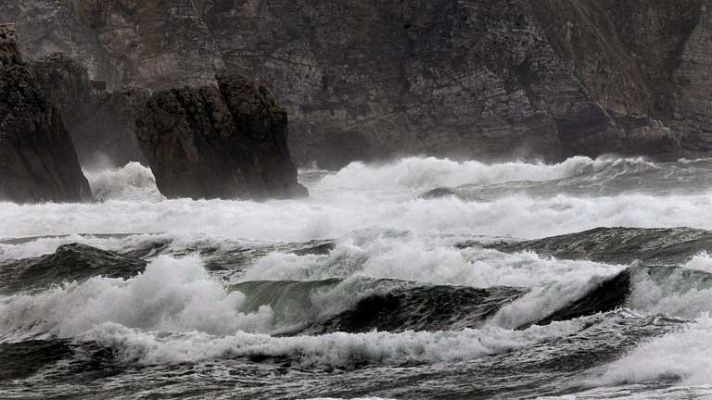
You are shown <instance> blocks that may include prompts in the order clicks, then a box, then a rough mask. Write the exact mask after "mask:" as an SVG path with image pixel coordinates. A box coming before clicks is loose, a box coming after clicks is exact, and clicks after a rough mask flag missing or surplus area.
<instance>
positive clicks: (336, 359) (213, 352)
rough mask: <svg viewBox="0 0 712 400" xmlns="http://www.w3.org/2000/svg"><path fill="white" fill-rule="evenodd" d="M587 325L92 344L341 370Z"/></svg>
mask: <svg viewBox="0 0 712 400" xmlns="http://www.w3.org/2000/svg"><path fill="white" fill-rule="evenodd" d="M582 323H583V322H581V321H578V322H570V321H569V322H565V323H555V324H552V325H550V326H547V327H532V328H530V329H527V330H524V331H511V330H505V329H501V328H495V327H491V328H486V329H480V330H471V329H465V330H462V331H449V332H411V331H406V332H402V333H398V334H394V333H387V332H370V333H359V334H348V333H341V332H339V333H331V334H326V335H321V336H296V337H274V336H269V335H264V334H251V333H245V332H237V333H236V334H234V335H229V336H219V337H218V336H211V335H208V334H205V333H197V332H196V333H187V334H170V335H158V334H155V333H152V332H145V331H140V330H136V329H129V328H126V327H124V326H121V325H118V324H114V323H107V324H102V325H100V326H98V327H96V329H94V330H92V331H91V332H89V333H88V334H87V336H86V338H87V339H91V340H95V341H98V342H99V343H100V344H102V345H104V346H111V347H114V348H116V349H117V350H118V351H119V355H120V356H121V357H123V358H124V359H126V360H130V361H134V360H136V361H139V362H141V363H145V364H165V363H181V362H196V361H203V360H212V359H220V358H234V357H249V356H257V355H259V356H269V357H281V356H288V357H293V358H296V359H298V360H299V361H301V362H302V363H304V364H319V365H332V366H341V365H346V364H350V363H355V362H374V363H381V362H397V363H402V362H413V361H463V360H470V359H475V358H479V357H482V356H486V355H491V354H497V353H501V352H506V351H511V350H515V349H520V348H524V347H527V346H531V345H532V344H534V343H537V342H539V341H541V340H544V339H547V338H552V337H561V336H566V335H569V334H571V333H573V332H576V331H578V330H580V329H581V327H582Z"/></svg>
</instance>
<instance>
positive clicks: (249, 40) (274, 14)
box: [0, 0, 712, 167]
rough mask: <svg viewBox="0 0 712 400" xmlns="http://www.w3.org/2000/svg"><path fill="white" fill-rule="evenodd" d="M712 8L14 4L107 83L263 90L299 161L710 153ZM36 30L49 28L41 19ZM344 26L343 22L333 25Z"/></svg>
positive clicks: (637, 0) (467, 2)
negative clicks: (220, 77)
mask: <svg viewBox="0 0 712 400" xmlns="http://www.w3.org/2000/svg"><path fill="white" fill-rule="evenodd" d="M710 6H712V0H680V1H656V2H652V1H645V0H595V1H580V0H571V1H560V0H428V1H425V0H416V1H408V2H390V3H389V2H381V1H376V0H344V1H339V2H315V1H312V2H309V1H308V2H294V1H292V0H274V1H269V2H266V1H262V0H249V1H243V2H234V1H227V0H180V1H174V2H170V5H169V4H166V3H165V2H162V1H159V0H146V1H142V2H136V1H130V0H116V1H112V2H100V1H77V0H71V1H66V2H46V1H40V0H22V1H20V0H9V1H7V2H4V3H3V4H0V18H5V19H10V20H16V21H18V25H19V27H20V29H21V32H23V33H25V35H24V36H23V37H24V40H23V41H22V46H23V48H24V49H27V51H28V52H29V53H30V54H32V55H33V57H40V56H45V55H47V54H49V53H52V52H56V51H63V52H67V53H69V54H70V55H72V56H73V57H75V58H78V59H82V60H85V61H86V63H87V66H88V69H89V73H90V75H91V76H92V78H93V79H97V80H102V81H106V82H107V85H108V86H109V88H119V87H122V86H125V85H144V86H146V87H149V88H157V89H162V88H166V87H167V85H170V83H171V82H172V81H181V82H186V83H188V84H202V83H204V82H205V81H209V80H211V79H212V75H213V73H214V71H215V70H219V69H221V68H223V67H225V68H227V69H228V70H230V71H237V72H238V73H240V74H242V75H245V76H250V77H255V78H258V79H261V80H263V81H265V82H268V83H269V85H271V89H272V90H273V92H274V93H275V94H276V96H278V98H280V99H281V102H282V104H283V106H284V107H285V108H286V109H287V110H288V112H289V115H290V118H291V130H292V133H293V134H292V135H290V148H291V150H292V153H293V156H294V157H295V159H296V160H297V162H298V163H300V164H305V163H308V162H310V161H318V162H319V163H320V164H321V165H322V166H328V167H338V166H340V165H343V164H344V163H346V162H348V161H351V160H354V159H365V160H368V159H373V158H383V157H389V156H393V155H399V154H416V153H427V154H433V155H447V156H462V157H476V158H481V159H492V158H506V157H541V158H545V159H560V158H562V157H565V156H568V155H571V154H586V155H591V156H596V155H599V154H601V153H606V152H616V153H622V154H643V155H649V156H653V157H657V158H661V159H669V158H676V157H680V156H687V157H695V156H699V155H703V154H707V153H708V152H710V151H712V107H711V106H710V103H711V102H712V96H710V95H709V93H710V92H712V75H711V74H710V73H709V71H710V70H712V55H711V54H712V43H711V42H710V41H709V39H708V38H709V36H710V35H711V34H712V15H711V14H710V12H712V8H710ZM37 21H42V23H37ZM335 21H338V22H336V23H335Z"/></svg>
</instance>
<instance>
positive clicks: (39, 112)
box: [0, 24, 91, 203]
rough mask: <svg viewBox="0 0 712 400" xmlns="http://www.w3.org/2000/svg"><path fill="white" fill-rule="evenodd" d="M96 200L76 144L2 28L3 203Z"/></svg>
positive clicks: (11, 33) (6, 27) (9, 32)
mask: <svg viewBox="0 0 712 400" xmlns="http://www.w3.org/2000/svg"><path fill="white" fill-rule="evenodd" d="M88 200H91V189H90V187H89V182H88V181H87V179H86V178H85V177H84V174H83V173H82V170H81V167H80V166H79V162H78V160H77V154H76V151H75V150H74V145H73V143H72V139H71V137H70V136H69V134H68V133H67V131H66V130H65V129H64V125H63V123H62V118H61V116H60V115H59V112H58V111H57V109H56V108H55V107H54V106H52V105H51V104H50V103H49V102H48V100H47V98H46V96H45V95H44V93H43V92H42V91H41V90H40V88H39V85H38V83H37V80H36V79H35V77H34V76H33V74H32V72H31V70H30V68H29V67H28V65H27V64H25V63H23V62H22V57H21V56H20V53H19V52H18V51H17V48H16V46H15V33H14V26H12V25H11V24H0V201H14V202H17V203H35V202H45V201H55V202H76V201H88Z"/></svg>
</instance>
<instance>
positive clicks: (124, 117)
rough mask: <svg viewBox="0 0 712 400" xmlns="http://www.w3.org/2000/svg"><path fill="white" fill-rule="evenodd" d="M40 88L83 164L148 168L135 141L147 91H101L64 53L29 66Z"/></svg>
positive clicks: (76, 63)
mask: <svg viewBox="0 0 712 400" xmlns="http://www.w3.org/2000/svg"><path fill="white" fill-rule="evenodd" d="M31 67H32V70H33V73H34V75H35V76H36V77H37V80H38V82H39V85H40V87H41V89H42V91H43V92H44V93H46V94H47V96H48V98H49V100H50V102H51V103H52V104H53V105H54V106H56V107H57V109H58V110H59V112H60V113H61V114H62V119H63V121H64V124H65V127H66V128H67V131H68V132H69V134H70V135H71V136H72V139H73V140H74V143H75V146H76V148H77V154H78V156H79V160H80V162H81V163H82V165H87V166H92V165H96V164H100V165H102V166H103V165H104V164H106V163H108V164H111V165H114V166H122V165H125V164H126V163H129V162H132V161H137V162H141V163H143V164H147V163H148V162H147V161H146V159H145V157H144V156H143V153H142V152H141V149H140V148H139V146H138V140H137V139H136V133H135V130H136V129H135V123H136V117H137V116H138V113H139V112H140V111H141V110H142V109H143V106H144V104H145V102H146V101H147V100H148V97H149V96H150V91H149V90H147V89H142V88H138V87H129V88H121V89H119V90H116V91H106V90H104V89H105V88H104V86H103V82H98V81H91V80H90V79H89V74H88V71H87V69H86V68H85V67H84V66H82V65H81V64H80V63H79V62H77V61H75V60H73V59H71V58H69V57H68V56H66V55H64V54H62V53H55V54H52V55H49V56H47V57H43V58H41V59H39V60H37V61H34V62H32V63H31Z"/></svg>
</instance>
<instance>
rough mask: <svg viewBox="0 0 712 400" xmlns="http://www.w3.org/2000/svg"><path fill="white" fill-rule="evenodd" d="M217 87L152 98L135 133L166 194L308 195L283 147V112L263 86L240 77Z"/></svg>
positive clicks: (222, 80)
mask: <svg viewBox="0 0 712 400" xmlns="http://www.w3.org/2000/svg"><path fill="white" fill-rule="evenodd" d="M217 82H218V87H214V86H204V87H200V88H183V89H174V90H169V91H164V92H161V93H157V94H155V95H154V96H152V97H151V98H150V100H149V101H148V103H147V105H146V109H145V111H144V112H143V113H142V114H141V115H140V116H139V118H138V120H137V122H136V128H137V130H136V133H137V136H138V140H139V143H140V145H141V148H142V149H143V152H144V154H145V155H146V157H147V158H148V160H149V163H150V165H151V169H152V170H153V173H154V175H155V176H156V184H157V185H158V189H159V190H160V191H161V193H163V194H164V195H165V196H166V197H169V198H180V197H190V198H206V199H211V198H223V199H235V198H251V199H265V198H275V197H276V198H289V197H298V196H304V195H306V189H304V188H303V187H302V186H301V185H299V184H298V183H297V171H296V168H295V167H294V164H293V163H292V160H291V158H290V155H289V151H288V149H287V113H286V112H285V111H284V110H283V109H282V108H280V107H279V106H277V104H276V103H275V101H274V99H273V98H272V96H271V95H270V94H269V92H268V91H267V89H266V88H265V87H264V86H262V85H256V84H255V83H254V82H251V81H249V80H247V79H245V78H242V77H238V76H218V77H217Z"/></svg>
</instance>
